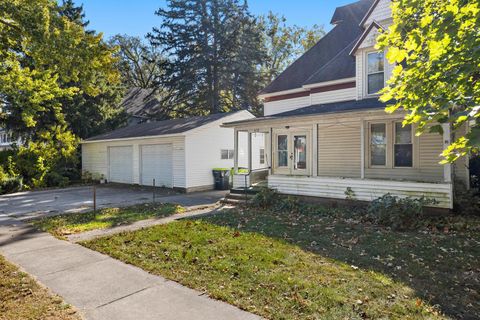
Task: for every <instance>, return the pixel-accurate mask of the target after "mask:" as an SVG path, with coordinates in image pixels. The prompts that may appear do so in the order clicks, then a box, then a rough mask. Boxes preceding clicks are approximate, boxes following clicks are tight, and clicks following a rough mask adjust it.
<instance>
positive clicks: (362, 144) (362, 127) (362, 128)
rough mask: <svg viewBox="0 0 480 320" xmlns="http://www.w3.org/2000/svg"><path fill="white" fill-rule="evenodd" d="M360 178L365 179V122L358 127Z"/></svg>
mask: <svg viewBox="0 0 480 320" xmlns="http://www.w3.org/2000/svg"><path fill="white" fill-rule="evenodd" d="M360 152H361V155H360V159H361V161H360V166H361V167H360V178H361V179H365V121H363V120H362V121H361V125H360Z"/></svg>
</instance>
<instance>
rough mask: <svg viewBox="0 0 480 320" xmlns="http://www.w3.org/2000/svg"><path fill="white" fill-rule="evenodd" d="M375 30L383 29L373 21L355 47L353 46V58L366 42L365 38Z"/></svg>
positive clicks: (351, 53)
mask: <svg viewBox="0 0 480 320" xmlns="http://www.w3.org/2000/svg"><path fill="white" fill-rule="evenodd" d="M373 28H377V29H383V27H382V26H381V25H380V24H379V23H378V22H377V21H375V20H374V21H372V23H371V24H370V25H369V26H368V28H367V29H365V31H364V32H363V33H362V35H361V36H360V38H358V40H357V41H356V42H355V45H354V46H353V48H352V50H351V51H350V55H351V56H353V55H354V54H355V52H356V51H357V50H358V48H359V47H360V45H361V44H362V42H363V41H364V40H365V38H366V37H367V36H368V34H369V33H370V32H371V31H372V29H373Z"/></svg>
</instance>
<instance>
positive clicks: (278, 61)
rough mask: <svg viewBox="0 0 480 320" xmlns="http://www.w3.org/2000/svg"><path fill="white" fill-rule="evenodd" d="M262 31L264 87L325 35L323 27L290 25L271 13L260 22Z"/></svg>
mask: <svg viewBox="0 0 480 320" xmlns="http://www.w3.org/2000/svg"><path fill="white" fill-rule="evenodd" d="M258 23H259V25H260V27H261V29H262V34H263V35H262V37H263V43H264V49H265V50H266V54H265V58H264V60H263V62H262V74H263V77H264V81H265V83H264V85H268V83H269V82H271V81H273V80H274V79H275V78H276V77H277V76H278V75H279V74H280V73H281V72H282V71H283V70H285V69H286V68H287V67H288V66H289V65H290V64H292V63H293V62H294V61H295V59H297V58H298V57H299V56H300V55H301V54H303V53H304V52H305V51H307V50H308V49H310V48H311V47H313V46H314V45H315V44H316V43H317V42H318V40H320V38H321V37H323V36H324V35H325V30H324V28H323V27H322V26H318V25H314V26H313V27H312V28H311V29H307V28H304V27H299V26H297V25H293V26H292V25H288V24H287V19H286V18H285V17H284V16H279V15H276V14H274V13H273V12H269V13H268V14H267V15H266V16H262V17H260V18H259V21H258Z"/></svg>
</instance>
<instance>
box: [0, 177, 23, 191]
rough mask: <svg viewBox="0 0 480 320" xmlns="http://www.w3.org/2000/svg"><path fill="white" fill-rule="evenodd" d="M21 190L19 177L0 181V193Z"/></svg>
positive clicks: (21, 185)
mask: <svg viewBox="0 0 480 320" xmlns="http://www.w3.org/2000/svg"><path fill="white" fill-rule="evenodd" d="M22 189H23V182H22V178H21V177H8V178H6V179H3V180H1V181H0V193H1V194H5V193H13V192H18V191H21V190H22Z"/></svg>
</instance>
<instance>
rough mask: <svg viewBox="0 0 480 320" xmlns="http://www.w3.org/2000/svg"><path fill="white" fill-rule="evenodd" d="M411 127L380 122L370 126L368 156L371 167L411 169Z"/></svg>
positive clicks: (392, 122)
mask: <svg viewBox="0 0 480 320" xmlns="http://www.w3.org/2000/svg"><path fill="white" fill-rule="evenodd" d="M412 130H413V129H412V126H411V125H407V126H403V124H402V122H394V121H391V122H390V121H388V122H380V123H371V124H370V137H369V143H370V146H369V154H370V166H371V167H373V168H374V167H385V168H412V167H413V166H414V163H413V162H414V160H413V159H414V158H413V152H414V147H413V132H412Z"/></svg>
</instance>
